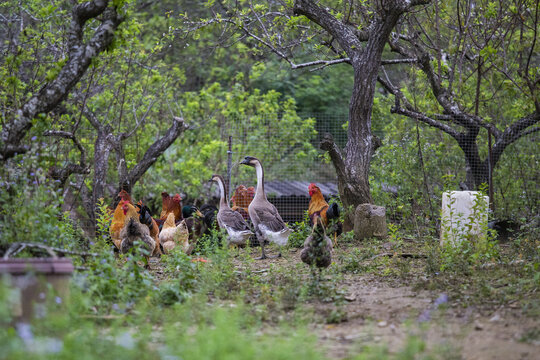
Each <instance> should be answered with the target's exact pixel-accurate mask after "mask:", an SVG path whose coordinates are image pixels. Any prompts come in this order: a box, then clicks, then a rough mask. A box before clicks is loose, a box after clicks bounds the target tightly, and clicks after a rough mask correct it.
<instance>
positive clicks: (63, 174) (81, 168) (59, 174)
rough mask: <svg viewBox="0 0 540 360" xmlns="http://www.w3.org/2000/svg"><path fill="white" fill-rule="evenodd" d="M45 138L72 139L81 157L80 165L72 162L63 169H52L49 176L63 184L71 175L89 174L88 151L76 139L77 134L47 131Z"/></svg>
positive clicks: (44, 134)
mask: <svg viewBox="0 0 540 360" xmlns="http://www.w3.org/2000/svg"><path fill="white" fill-rule="evenodd" d="M43 136H56V137H61V138H64V139H70V140H71V141H73V144H74V145H75V147H76V148H77V149H78V150H79V152H80V154H81V157H80V160H79V164H74V163H72V162H69V163H67V165H65V166H64V167H63V168H61V169H57V168H56V167H54V166H53V167H52V168H51V169H50V170H49V176H50V177H52V178H53V179H56V180H60V182H61V183H62V184H64V183H65V182H66V180H67V179H68V177H69V176H70V175H71V174H83V175H85V174H89V173H90V169H89V167H88V164H86V151H85V150H84V148H83V147H82V145H81V143H80V142H79V140H78V139H77V138H76V137H75V134H73V133H70V132H67V131H60V130H47V131H45V132H44V133H43Z"/></svg>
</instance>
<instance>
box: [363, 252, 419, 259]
mask: <svg viewBox="0 0 540 360" xmlns="http://www.w3.org/2000/svg"><path fill="white" fill-rule="evenodd" d="M385 256H386V257H402V258H412V259H424V258H427V255H424V254H413V253H400V254H398V253H382V254H377V255H375V256H373V257H371V259H369V261H373V260H375V259H377V258H380V257H385Z"/></svg>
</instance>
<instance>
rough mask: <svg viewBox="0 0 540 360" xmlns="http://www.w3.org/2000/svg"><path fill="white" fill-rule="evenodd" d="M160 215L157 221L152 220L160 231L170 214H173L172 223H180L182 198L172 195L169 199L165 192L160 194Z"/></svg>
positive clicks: (181, 218)
mask: <svg viewBox="0 0 540 360" xmlns="http://www.w3.org/2000/svg"><path fill="white" fill-rule="evenodd" d="M161 201H162V205H161V213H160V214H159V219H154V220H155V221H156V223H157V224H158V226H159V230H160V231H161V228H162V226H163V223H165V220H167V216H169V214H170V213H173V214H174V222H175V223H176V224H178V223H179V222H180V221H182V220H183V217H182V198H181V197H180V195H179V194H176V195H174V196H173V197H171V196H170V195H169V194H168V193H166V192H165V191H164V192H162V193H161Z"/></svg>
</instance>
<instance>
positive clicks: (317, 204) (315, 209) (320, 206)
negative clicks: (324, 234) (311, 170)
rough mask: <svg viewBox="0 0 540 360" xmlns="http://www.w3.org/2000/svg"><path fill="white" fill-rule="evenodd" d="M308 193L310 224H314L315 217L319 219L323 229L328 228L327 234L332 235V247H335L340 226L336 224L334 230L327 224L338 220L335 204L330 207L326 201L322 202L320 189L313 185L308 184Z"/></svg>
mask: <svg viewBox="0 0 540 360" xmlns="http://www.w3.org/2000/svg"><path fill="white" fill-rule="evenodd" d="M308 191H309V196H310V197H311V200H310V201H309V208H308V214H309V220H310V222H311V224H312V225H313V224H315V217H317V216H318V217H320V218H321V220H322V224H323V225H324V226H325V228H328V229H329V232H331V233H334V245H336V239H337V235H339V234H340V233H341V226H340V224H337V225H336V226H335V228H332V229H330V228H329V224H330V220H332V219H337V218H339V207H338V205H337V204H336V203H334V204H332V206H330V205H328V203H327V202H326V200H324V196H323V194H322V192H321V189H320V188H319V187H318V186H317V185H315V184H314V183H311V184H309V186H308Z"/></svg>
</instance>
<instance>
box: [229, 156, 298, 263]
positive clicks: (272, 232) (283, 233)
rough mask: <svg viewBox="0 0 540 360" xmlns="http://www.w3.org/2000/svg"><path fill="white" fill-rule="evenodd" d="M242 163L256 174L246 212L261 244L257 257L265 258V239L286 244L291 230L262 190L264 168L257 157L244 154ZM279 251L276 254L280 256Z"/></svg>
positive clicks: (278, 243) (281, 244)
mask: <svg viewBox="0 0 540 360" xmlns="http://www.w3.org/2000/svg"><path fill="white" fill-rule="evenodd" d="M240 164H242V165H247V166H251V167H254V168H255V172H256V174H257V188H256V189H255V196H254V197H253V200H252V201H251V203H250V204H249V206H248V213H249V217H250V219H251V222H252V223H253V228H254V229H255V235H256V236H257V240H258V241H259V244H260V245H261V251H262V255H261V257H260V258H258V259H266V258H267V256H266V253H265V251H264V245H265V241H268V242H273V243H275V244H277V245H278V246H284V245H286V244H287V241H288V239H289V235H290V234H291V232H292V230H291V229H289V228H288V227H287V225H286V224H285V222H284V221H283V219H282V218H281V216H280V215H279V213H278V211H277V209H276V207H275V206H274V205H273V204H272V203H270V201H268V199H267V198H266V193H265V192H264V169H263V166H262V163H261V161H260V160H259V159H257V158H256V157H253V156H246V157H245V158H244V160H242V161H241V162H240ZM280 256H281V252H279V254H278V255H277V256H274V257H280Z"/></svg>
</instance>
